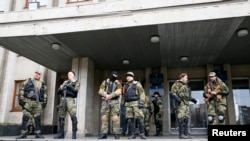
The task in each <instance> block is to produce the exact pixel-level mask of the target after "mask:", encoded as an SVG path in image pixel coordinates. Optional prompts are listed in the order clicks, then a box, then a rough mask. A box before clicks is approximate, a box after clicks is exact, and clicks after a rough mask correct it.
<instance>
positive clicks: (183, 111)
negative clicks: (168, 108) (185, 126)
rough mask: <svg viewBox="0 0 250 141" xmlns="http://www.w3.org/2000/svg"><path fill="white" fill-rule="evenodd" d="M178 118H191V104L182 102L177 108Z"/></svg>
mask: <svg viewBox="0 0 250 141" xmlns="http://www.w3.org/2000/svg"><path fill="white" fill-rule="evenodd" d="M177 118H178V119H189V118H190V108H189V105H187V104H185V103H183V102H181V103H180V104H179V106H178V108H177Z"/></svg>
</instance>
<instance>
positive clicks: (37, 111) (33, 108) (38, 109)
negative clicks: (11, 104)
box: [21, 98, 42, 133]
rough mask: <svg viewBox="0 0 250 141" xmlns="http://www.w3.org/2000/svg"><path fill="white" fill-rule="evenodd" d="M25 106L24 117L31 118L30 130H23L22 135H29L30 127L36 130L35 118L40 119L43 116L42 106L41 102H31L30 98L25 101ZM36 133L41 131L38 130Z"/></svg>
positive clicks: (28, 124) (29, 122) (29, 121)
mask: <svg viewBox="0 0 250 141" xmlns="http://www.w3.org/2000/svg"><path fill="white" fill-rule="evenodd" d="M24 102H25V105H24V106H23V115H25V116H26V117H28V118H29V120H28V122H27V126H28V128H26V129H25V130H24V129H22V131H21V133H27V132H28V130H29V129H30V128H29V126H32V127H34V128H35V124H34V117H39V116H41V114H42V104H41V103H40V102H36V101H34V100H30V99H28V98H25V99H24ZM36 132H39V133H40V132H41V131H40V130H37V131H36Z"/></svg>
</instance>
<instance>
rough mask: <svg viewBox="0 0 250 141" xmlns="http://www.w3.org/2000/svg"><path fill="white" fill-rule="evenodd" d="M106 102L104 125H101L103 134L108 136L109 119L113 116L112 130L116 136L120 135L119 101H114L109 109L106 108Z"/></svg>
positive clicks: (104, 105) (103, 107)
mask: <svg viewBox="0 0 250 141" xmlns="http://www.w3.org/2000/svg"><path fill="white" fill-rule="evenodd" d="M106 106H107V105H106V102H105V101H103V102H102V109H101V111H102V113H103V115H102V118H101V121H102V123H101V124H102V125H101V133H102V134H107V133H108V129H109V121H110V120H109V118H110V116H111V119H112V127H113V128H112V130H113V133H114V134H119V133H120V117H119V114H120V104H119V101H118V100H113V101H112V102H111V103H110V105H108V108H107V107H106Z"/></svg>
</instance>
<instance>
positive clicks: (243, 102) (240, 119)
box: [232, 78, 250, 125]
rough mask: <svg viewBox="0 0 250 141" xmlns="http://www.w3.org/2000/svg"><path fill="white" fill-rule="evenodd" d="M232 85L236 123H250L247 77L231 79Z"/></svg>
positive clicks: (249, 95)
mask: <svg viewBox="0 0 250 141" xmlns="http://www.w3.org/2000/svg"><path fill="white" fill-rule="evenodd" d="M232 86H233V97H234V104H235V106H234V107H235V115H236V122H237V124H238V125H244V124H250V102H249V101H250V91H249V88H250V87H249V79H248V78H246V79H233V80H232Z"/></svg>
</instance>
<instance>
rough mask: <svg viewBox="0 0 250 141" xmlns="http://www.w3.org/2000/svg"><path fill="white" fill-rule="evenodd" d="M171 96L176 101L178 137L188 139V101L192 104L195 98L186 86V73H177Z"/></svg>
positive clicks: (195, 101)
mask: <svg viewBox="0 0 250 141" xmlns="http://www.w3.org/2000/svg"><path fill="white" fill-rule="evenodd" d="M171 91H172V96H173V97H174V98H175V100H176V102H177V103H178V108H177V119H178V125H179V138H180V139H188V138H191V137H190V136H189V135H188V120H189V119H190V107H189V101H191V102H193V103H194V104H196V103H197V100H196V99H194V98H192V96H191V90H190V88H189V86H188V75H187V73H181V74H180V75H179V80H176V81H175V83H174V84H173V85H172V87H171Z"/></svg>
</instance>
